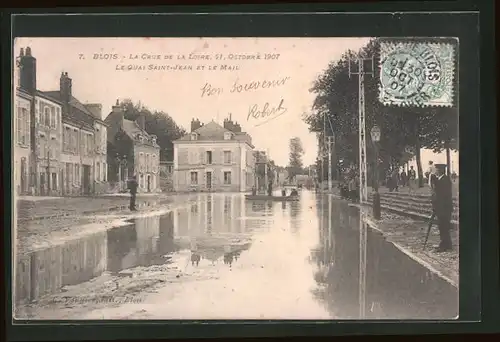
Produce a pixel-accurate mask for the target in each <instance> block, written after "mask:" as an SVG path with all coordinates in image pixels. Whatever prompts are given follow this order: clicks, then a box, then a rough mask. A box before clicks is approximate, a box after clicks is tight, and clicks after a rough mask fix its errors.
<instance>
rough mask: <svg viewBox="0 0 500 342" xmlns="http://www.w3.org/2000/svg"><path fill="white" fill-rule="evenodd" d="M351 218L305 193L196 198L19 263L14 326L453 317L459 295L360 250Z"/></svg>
mask: <svg viewBox="0 0 500 342" xmlns="http://www.w3.org/2000/svg"><path fill="white" fill-rule="evenodd" d="M359 216H360V215H359V210H358V209H357V208H355V207H350V206H348V204H347V203H346V202H344V201H340V200H336V199H333V197H331V196H330V197H329V196H328V195H319V194H314V193H312V192H308V191H305V190H304V191H302V192H301V194H300V200H299V201H297V202H263V201H255V202H252V201H246V200H245V199H244V195H243V194H200V195H198V196H197V197H196V198H195V199H194V200H193V201H192V203H191V205H190V206H188V207H185V208H179V209H175V210H173V211H172V212H170V213H168V214H166V215H163V216H145V217H140V218H137V219H133V220H130V221H129V222H127V224H125V225H123V226H120V227H117V228H113V229H110V230H108V231H104V232H100V233H95V234H90V235H89V236H87V237H84V238H78V239H75V240H72V241H68V242H65V243H63V244H61V245H58V246H54V247H52V248H48V249H45V250H40V251H36V252H33V253H30V254H27V255H19V256H18V257H17V258H18V260H17V261H18V262H17V266H16V278H15V281H16V287H15V291H16V293H15V300H16V303H17V304H18V307H19V309H18V310H16V318H18V319H23V318H28V317H29V318H31V319H48V318H50V319H57V318H61V319H62V318H64V319H103V318H104V319H117V318H121V319H359V318H366V319H384V318H385V319H418V318H420V319H436V318H441V319H444V318H448V319H450V318H455V317H456V316H457V315H458V290H457V289H456V288H455V287H453V286H452V285H450V284H448V283H447V282H446V281H444V280H442V279H441V278H439V277H438V276H436V275H434V274H432V273H431V272H430V271H428V270H427V269H426V268H425V267H423V266H421V265H420V264H418V263H416V262H415V261H414V260H412V259H410V258H409V257H408V256H406V255H405V254H404V253H402V252H401V251H399V250H398V249H397V248H396V247H395V246H394V245H392V244H391V243H389V242H387V241H386V240H385V239H384V238H383V236H382V235H381V234H380V233H377V232H376V231H373V230H371V229H369V228H368V229H367V230H366V231H365V233H366V240H365V241H363V240H364V239H361V240H360V222H359V221H360V219H359ZM360 242H361V243H360ZM360 252H361V253H360ZM365 255H366V258H365V257H364V256H365ZM79 296H82V297H85V298H90V299H89V300H88V301H87V302H85V303H84V304H82V302H79V301H78V298H79ZM99 296H104V297H106V298H108V297H113V296H114V297H120V298H122V297H123V298H125V297H126V298H128V299H127V301H123V302H113V303H110V304H106V303H104V304H103V303H102V301H101V302H99V300H98V299H99V298H100V297H99ZM44 298H52V299H51V300H45V301H44ZM54 298H58V300H56V299H54ZM62 298H64V300H63V299H62ZM68 298H69V299H71V298H77V299H76V300H75V301H73V302H72V304H71V303H70V304H68V301H69V302H71V300H69V299H68ZM134 299H136V300H134ZM64 301H66V302H64ZM29 302H31V303H32V304H29V305H26V304H27V303H29ZM75 303H76V304H75Z"/></svg>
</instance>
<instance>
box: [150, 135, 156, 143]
mask: <svg viewBox="0 0 500 342" xmlns="http://www.w3.org/2000/svg"><path fill="white" fill-rule="evenodd" d="M156 139H157V137H156V135H152V136H151V142H152V143H153V145H156Z"/></svg>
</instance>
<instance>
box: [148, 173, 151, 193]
mask: <svg viewBox="0 0 500 342" xmlns="http://www.w3.org/2000/svg"><path fill="white" fill-rule="evenodd" d="M148 192H151V175H148Z"/></svg>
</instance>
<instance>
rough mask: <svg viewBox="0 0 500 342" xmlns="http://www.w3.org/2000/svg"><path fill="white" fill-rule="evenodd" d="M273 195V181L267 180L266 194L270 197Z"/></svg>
mask: <svg viewBox="0 0 500 342" xmlns="http://www.w3.org/2000/svg"><path fill="white" fill-rule="evenodd" d="M272 195H273V182H269V184H268V185H267V196H269V197H271V196H272Z"/></svg>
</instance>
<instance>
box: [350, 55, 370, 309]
mask: <svg viewBox="0 0 500 342" xmlns="http://www.w3.org/2000/svg"><path fill="white" fill-rule="evenodd" d="M366 60H368V61H371V70H369V71H367V72H365V70H364V62H365V61H366ZM357 62H358V72H352V71H351V61H350V60H349V78H350V77H351V75H358V86H359V89H358V92H359V102H358V109H359V120H358V121H359V201H360V203H362V204H363V203H367V202H368V188H367V181H366V178H367V175H366V122H365V74H369V75H371V76H372V77H373V75H374V71H375V69H374V66H373V57H371V58H361V57H358V58H357ZM365 216H366V213H365V212H364V208H363V207H361V209H360V218H359V244H360V245H359V316H360V317H359V318H360V319H363V318H365V315H366V312H365V311H366V245H367V229H368V227H367V224H366V217H365Z"/></svg>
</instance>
